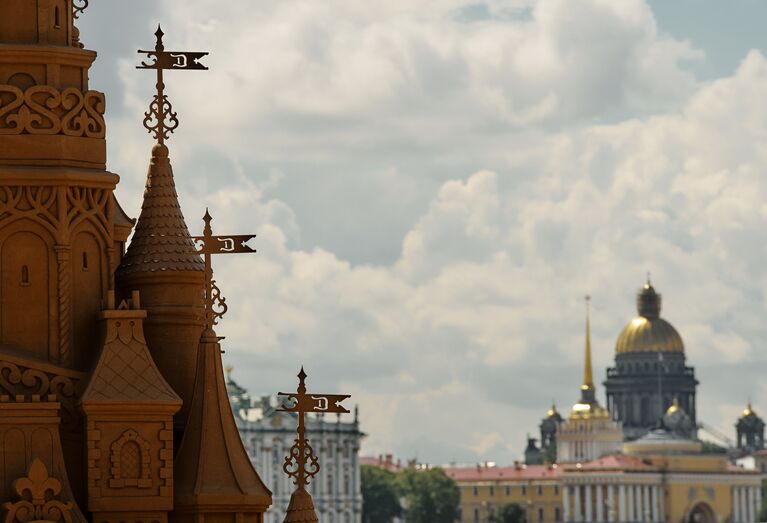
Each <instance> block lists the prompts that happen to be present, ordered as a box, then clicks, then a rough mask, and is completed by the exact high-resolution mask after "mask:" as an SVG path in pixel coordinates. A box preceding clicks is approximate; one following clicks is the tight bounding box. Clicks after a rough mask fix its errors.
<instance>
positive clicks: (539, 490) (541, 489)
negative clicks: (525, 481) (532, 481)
mask: <svg viewBox="0 0 767 523" xmlns="http://www.w3.org/2000/svg"><path fill="white" fill-rule="evenodd" d="M536 491H537V492H538V495H539V496H541V495H543V485H538V488H537V489H536Z"/></svg>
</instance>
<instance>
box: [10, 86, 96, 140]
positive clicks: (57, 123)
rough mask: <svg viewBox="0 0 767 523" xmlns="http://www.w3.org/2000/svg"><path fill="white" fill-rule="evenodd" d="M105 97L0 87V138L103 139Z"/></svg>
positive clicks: (45, 88) (70, 91) (72, 91)
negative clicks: (59, 136) (16, 136)
mask: <svg viewBox="0 0 767 523" xmlns="http://www.w3.org/2000/svg"><path fill="white" fill-rule="evenodd" d="M105 109H106V103H105V101H104V94H103V93H99V92H97V91H86V92H82V91H80V90H79V89H75V88H72V87H70V88H68V89H64V90H63V91H59V90H58V89H56V88H53V87H50V86H47V85H35V86H32V87H29V88H27V89H26V90H24V91H22V90H21V89H19V88H18V87H15V86H13V85H0V135H12V134H34V135H57V134H61V135H64V136H73V137H76V138H104V136H105V135H106V125H105V123H104V110H105Z"/></svg>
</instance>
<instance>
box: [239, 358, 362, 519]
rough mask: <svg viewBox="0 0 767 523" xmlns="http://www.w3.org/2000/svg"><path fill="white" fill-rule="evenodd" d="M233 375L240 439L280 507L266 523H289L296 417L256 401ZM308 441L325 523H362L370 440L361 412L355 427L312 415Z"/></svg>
mask: <svg viewBox="0 0 767 523" xmlns="http://www.w3.org/2000/svg"><path fill="white" fill-rule="evenodd" d="M231 372H232V369H231V367H230V368H228V369H227V374H228V377H227V391H228V393H229V401H230V403H231V405H232V410H233V411H234V414H235V416H234V417H235V420H236V421H237V426H238V429H239V431H240V436H241V437H242V441H243V443H244V444H245V448H246V450H247V451H248V454H249V455H250V459H251V461H252V462H253V465H254V466H256V467H257V469H258V471H259V473H260V474H261V477H262V478H263V480H264V483H266V485H267V486H268V487H269V488H270V489H271V490H272V494H273V500H274V501H273V503H272V507H271V508H270V509H269V511H268V512H267V513H266V514H265V515H264V523H283V520H284V519H285V509H286V508H287V506H288V502H289V501H290V495H291V493H292V492H293V488H294V486H293V483H292V480H291V479H290V478H289V477H288V476H287V475H286V474H285V473H284V471H283V469H282V466H283V464H284V463H285V457H286V456H288V454H289V452H290V448H291V447H292V446H293V443H294V441H295V438H296V424H297V418H296V415H295V414H293V413H287V412H279V411H278V410H277V407H278V404H277V398H276V397H274V396H263V397H260V398H258V399H256V400H254V399H253V398H251V397H250V395H249V394H248V392H247V390H245V389H244V388H242V387H240V386H239V385H238V384H237V383H236V382H235V381H234V380H233V379H232V376H231ZM306 435H307V438H308V439H309V443H310V444H311V445H312V447H313V448H314V452H315V455H316V456H317V457H318V458H319V461H320V465H321V468H320V472H319V474H318V475H317V476H316V477H315V478H314V479H313V480H312V481H311V483H310V484H309V487H308V491H309V492H310V493H311V495H312V497H313V498H314V506H315V507H316V509H317V515H318V516H319V518H320V521H321V522H322V523H361V521H362V491H361V488H360V462H359V449H360V442H361V441H362V438H363V437H364V436H365V435H364V434H363V433H362V432H361V431H360V428H359V416H358V411H357V409H356V408H355V412H354V418H353V419H352V420H351V421H347V420H344V419H342V417H341V416H333V417H332V418H331V417H329V416H327V417H326V416H322V415H316V416H312V415H307V420H306Z"/></svg>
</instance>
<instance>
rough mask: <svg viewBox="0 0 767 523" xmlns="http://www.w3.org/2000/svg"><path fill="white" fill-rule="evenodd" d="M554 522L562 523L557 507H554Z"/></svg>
mask: <svg viewBox="0 0 767 523" xmlns="http://www.w3.org/2000/svg"><path fill="white" fill-rule="evenodd" d="M554 521H562V516H561V515H560V513H559V507H554Z"/></svg>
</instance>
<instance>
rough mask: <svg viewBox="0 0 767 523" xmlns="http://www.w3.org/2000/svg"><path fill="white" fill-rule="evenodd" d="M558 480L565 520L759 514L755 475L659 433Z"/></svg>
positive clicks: (651, 521) (735, 518)
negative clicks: (561, 486) (560, 481)
mask: <svg viewBox="0 0 767 523" xmlns="http://www.w3.org/2000/svg"><path fill="white" fill-rule="evenodd" d="M561 477H562V483H563V489H562V493H563V501H562V507H563V514H564V518H565V521H584V522H587V521H594V522H606V521H616V522H637V521H641V522H648V523H655V522H682V523H718V522H722V521H728V522H731V523H745V522H755V521H758V519H757V518H758V511H759V508H760V507H761V496H762V492H761V479H762V476H761V474H760V473H758V472H757V471H753V470H744V469H742V468H740V467H737V466H735V465H732V464H730V463H729V461H728V458H727V456H726V455H724V454H704V453H702V445H701V443H700V442H697V441H693V440H690V439H686V438H683V437H681V436H677V435H675V434H673V433H671V432H668V431H666V430H662V429H656V430H653V431H651V432H649V433H648V434H646V435H645V436H643V437H641V438H639V439H637V440H635V441H632V442H628V443H626V444H625V445H624V453H623V454H622V455H615V456H607V457H604V458H600V459H599V460H596V461H592V462H588V463H583V464H578V465H566V466H564V467H563V470H562V475H561Z"/></svg>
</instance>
